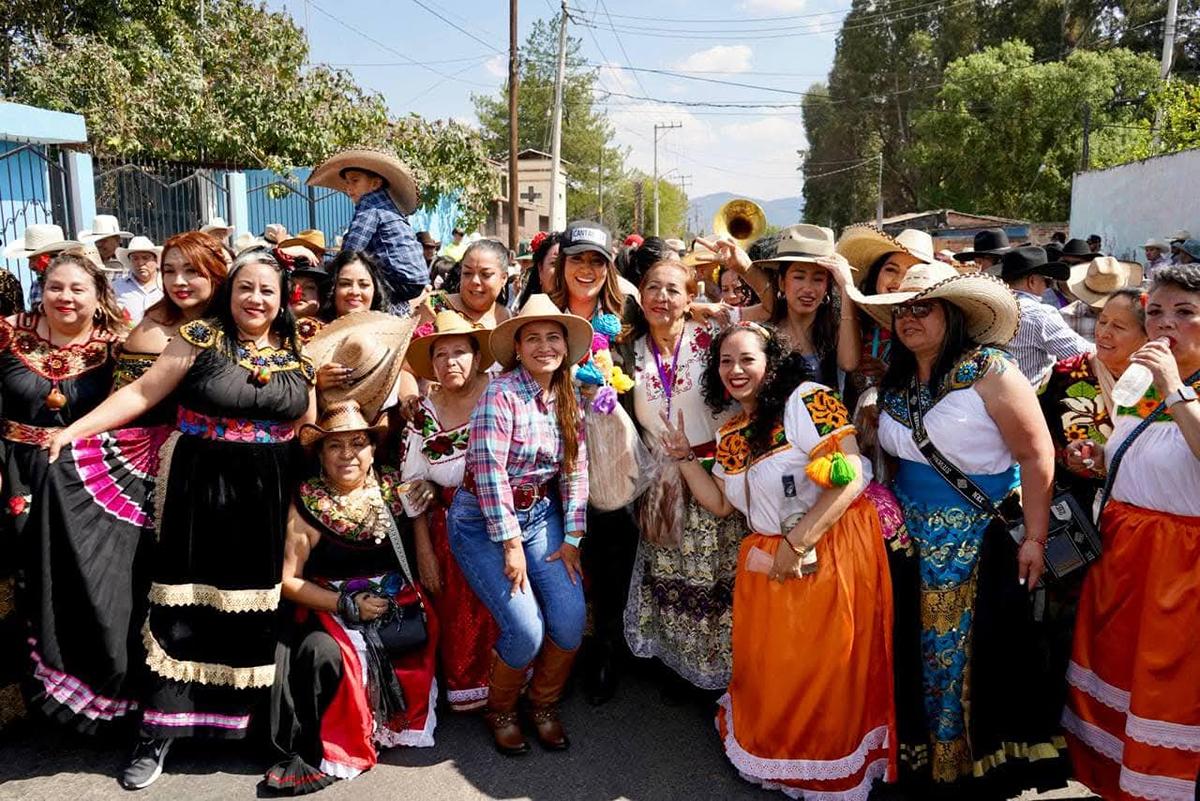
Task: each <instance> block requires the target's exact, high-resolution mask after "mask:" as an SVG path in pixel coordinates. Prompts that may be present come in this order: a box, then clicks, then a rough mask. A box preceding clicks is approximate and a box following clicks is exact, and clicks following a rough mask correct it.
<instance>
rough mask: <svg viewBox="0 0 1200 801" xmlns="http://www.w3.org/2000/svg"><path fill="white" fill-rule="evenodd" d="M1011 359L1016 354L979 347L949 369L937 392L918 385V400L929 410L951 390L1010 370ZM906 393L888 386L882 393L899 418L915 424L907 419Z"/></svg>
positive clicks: (890, 411)
mask: <svg viewBox="0 0 1200 801" xmlns="http://www.w3.org/2000/svg"><path fill="white" fill-rule="evenodd" d="M1012 361H1013V357H1012V356H1011V355H1009V354H1008V353H1007V352H1006V351H1003V350H1000V349H999V348H989V347H982V348H976V349H975V350H973V351H971V352H970V353H968V354H966V355H965V356H964V357H963V358H962V360H961V361H959V363H958V364H957V365H955V367H954V369H953V370H951V371H950V372H949V373H947V375H946V377H945V378H943V379H942V382H941V384H940V385H939V386H938V388H937V392H936V393H935V392H931V391H930V389H929V387H928V386H926V385H925V384H922V385H921V386H920V387H918V390H917V402H918V403H919V404H920V406H921V411H922V412H923V413H924V412H928V411H929V410H930V409H932V408H933V407H934V406H936V405H937V403H938V401H940V400H941V399H942V398H944V397H946V396H947V395H949V394H950V393H951V392H955V391H957V390H960V389H967V388H969V387H971V386H972V385H973V384H974V383H975V382H976V381H978V380H979V379H981V378H983V377H984V376H986V375H988V374H989V373H991V372H1003V371H1005V370H1007V369H1008V366H1009V364H1010V363H1011V362H1012ZM905 394H906V393H905V392H904V390H888V391H887V392H885V393H884V396H883V408H884V411H886V412H887V413H888V414H889V415H891V416H892V418H893V419H894V420H896V422H898V423H901V424H903V425H905V426H907V427H909V428H912V423H911V422H910V421H909V419H908V400H907V398H906V397H905Z"/></svg>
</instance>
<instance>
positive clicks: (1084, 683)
mask: <svg viewBox="0 0 1200 801" xmlns="http://www.w3.org/2000/svg"><path fill="white" fill-rule="evenodd" d="M1067 683H1068V684H1070V685H1071V686H1072V687H1074V688H1075V689H1077V690H1079V691H1081V692H1085V693H1087V694H1088V695H1090V696H1092V697H1093V698H1095V699H1096V700H1097V701H1099V702H1100V703H1102V704H1104V705H1105V706H1107V707H1109V708H1110V709H1115V710H1117V711H1118V712H1128V711H1129V692H1128V691H1127V690H1122V689H1120V688H1119V687H1114V686H1113V685H1111V684H1109V683H1108V682H1106V681H1105V680H1104V679H1102V678H1100V677H1099V676H1097V675H1096V674H1095V673H1093V672H1092V671H1090V670H1088V669H1087V668H1085V667H1083V666H1082V665H1080V664H1079V663H1077V662H1075V661H1072V662H1071V663H1070V664H1068V665H1067Z"/></svg>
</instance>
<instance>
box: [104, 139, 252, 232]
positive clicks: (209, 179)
mask: <svg viewBox="0 0 1200 801" xmlns="http://www.w3.org/2000/svg"><path fill="white" fill-rule="evenodd" d="M230 169H231V168H230V167H229V166H228V165H213V164H202V163H198V162H181V161H162V160H155V159H144V160H124V159H107V158H105V159H97V160H96V173H95V174H96V212H97V213H98V214H112V215H115V216H116V218H117V219H118V220H119V221H120V223H121V225H122V227H124V229H125V230H127V231H132V232H133V233H134V234H141V235H143V236H148V237H150V239H151V240H153V241H154V242H156V243H158V244H160V245H161V244H162V243H163V242H164V241H165V240H167V239H169V238H170V237H172V236H174V235H175V234H178V233H181V232H183V231H192V230H195V229H197V228H199V227H200V226H202V225H204V223H206V222H208V221H209V220H210V219H212V218H213V217H224V218H225V219H227V220H228V218H229V188H228V187H227V186H226V183H225V173H226V172H228V171H230Z"/></svg>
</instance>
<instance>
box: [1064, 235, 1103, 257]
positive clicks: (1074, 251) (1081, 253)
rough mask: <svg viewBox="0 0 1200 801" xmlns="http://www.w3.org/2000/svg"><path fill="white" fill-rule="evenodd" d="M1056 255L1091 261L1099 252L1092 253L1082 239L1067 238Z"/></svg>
mask: <svg viewBox="0 0 1200 801" xmlns="http://www.w3.org/2000/svg"><path fill="white" fill-rule="evenodd" d="M1058 255H1059V258H1063V257H1067V256H1073V257H1075V258H1077V259H1084V260H1085V261H1091V260H1092V259H1094V258H1096V257H1097V256H1099V255H1101V254H1099V253H1093V252H1092V251H1091V249H1090V248H1089V247H1088V243H1087V242H1085V241H1084V240H1082V239H1068V240H1067V241H1066V243H1065V244H1064V245H1063V246H1062V252H1061V253H1059V254H1058Z"/></svg>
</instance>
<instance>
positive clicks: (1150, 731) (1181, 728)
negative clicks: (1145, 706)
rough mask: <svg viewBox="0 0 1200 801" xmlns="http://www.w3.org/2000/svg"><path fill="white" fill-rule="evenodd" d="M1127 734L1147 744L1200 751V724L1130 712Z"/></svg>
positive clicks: (1126, 727) (1126, 723)
mask: <svg viewBox="0 0 1200 801" xmlns="http://www.w3.org/2000/svg"><path fill="white" fill-rule="evenodd" d="M1125 734H1127V735H1128V736H1130V737H1132V738H1133V739H1135V740H1137V741H1138V742H1139V743H1145V744H1146V745H1155V746H1160V747H1162V748H1178V749H1179V750H1180V751H1200V726H1189V725H1187V724H1186V723H1171V722H1170V721H1166V720H1152V719H1150V718H1142V717H1138V716H1137V715H1135V714H1133V713H1132V712H1130V713H1129V714H1128V715H1127V716H1126V717H1125Z"/></svg>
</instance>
